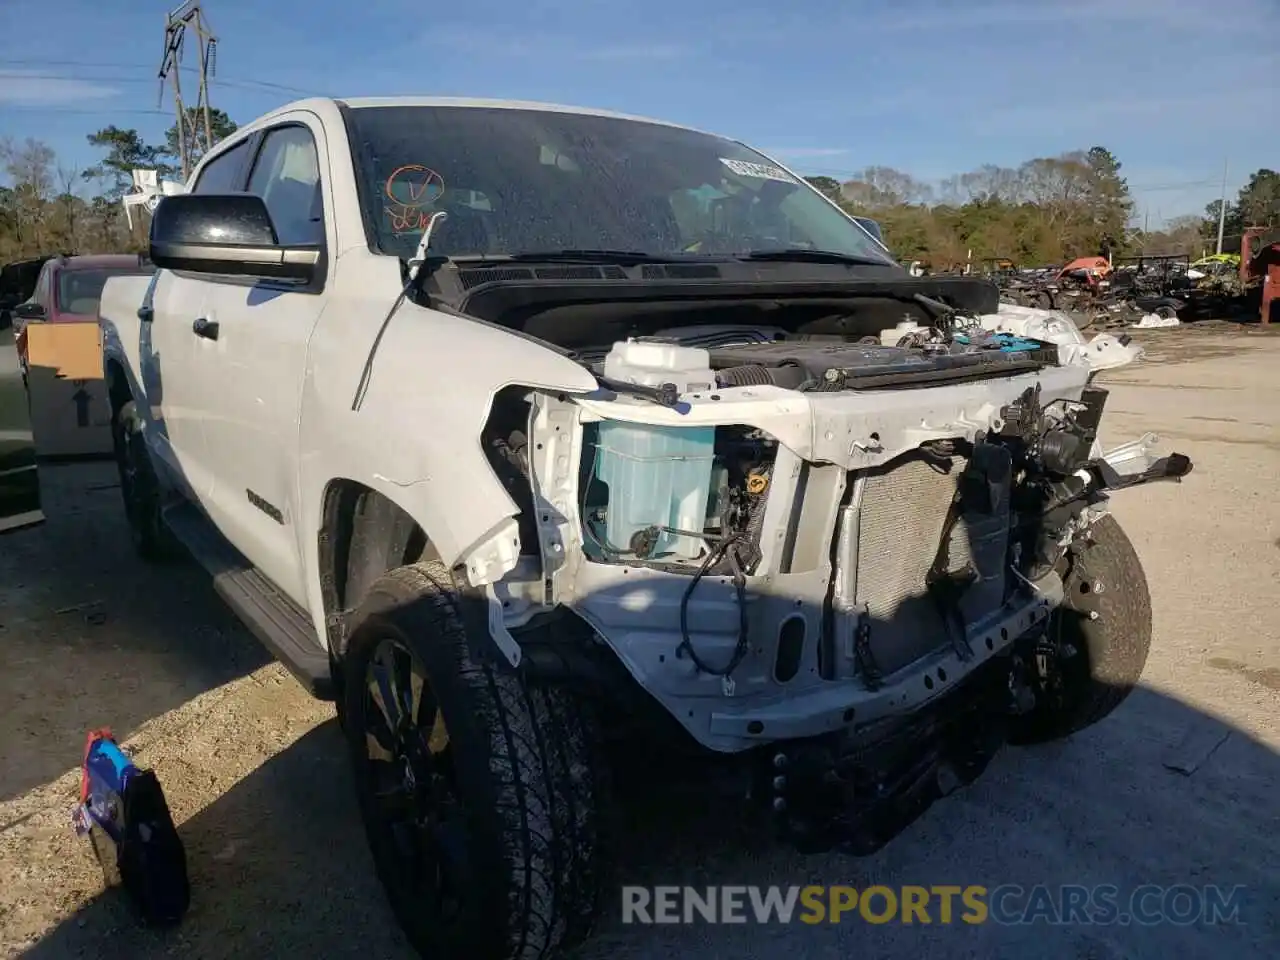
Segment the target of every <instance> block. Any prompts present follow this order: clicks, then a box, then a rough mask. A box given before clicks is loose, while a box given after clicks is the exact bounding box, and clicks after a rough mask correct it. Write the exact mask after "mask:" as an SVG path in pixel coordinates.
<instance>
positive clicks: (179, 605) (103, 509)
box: [0, 461, 268, 802]
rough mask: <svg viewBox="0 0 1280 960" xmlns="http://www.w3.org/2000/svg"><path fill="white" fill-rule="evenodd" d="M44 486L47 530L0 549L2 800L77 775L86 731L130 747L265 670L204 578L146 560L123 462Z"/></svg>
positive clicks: (69, 471) (79, 470)
mask: <svg viewBox="0 0 1280 960" xmlns="http://www.w3.org/2000/svg"><path fill="white" fill-rule="evenodd" d="M40 483H41V495H42V499H43V506H44V511H45V514H46V516H47V518H48V519H47V521H46V522H45V523H44V524H42V525H40V526H37V527H32V528H29V529H26V530H19V531H16V532H13V533H8V534H5V535H4V537H3V539H0V703H3V704H4V710H3V713H4V723H5V731H4V737H3V739H2V740H0V771H3V775H2V776H0V802H2V801H4V800H7V799H10V798H12V797H15V796H18V795H20V794H22V793H24V792H25V791H27V790H29V789H31V788H32V787H35V786H38V785H40V784H42V783H46V782H48V781H50V780H53V779H54V778H56V777H57V776H58V775H59V774H61V773H62V772H63V771H65V770H66V769H67V768H68V767H69V766H71V765H73V764H74V763H75V761H76V758H77V757H78V756H79V754H80V752H81V751H82V750H83V745H84V736H85V731H86V730H88V729H90V728H92V727H97V726H102V725H103V724H106V725H109V726H110V727H112V729H113V730H114V731H115V733H116V734H117V736H119V737H120V738H122V739H123V738H125V737H128V736H129V735H130V734H131V733H133V732H134V731H135V730H136V729H137V728H138V727H139V726H140V725H141V724H143V723H144V722H146V721H147V720H149V719H151V718H152V717H156V716H160V715H162V714H164V713H166V712H167V711H169V710H172V709H173V708H175V707H178V706H180V705H182V704H183V703H186V702H187V701H189V700H191V699H192V698H193V697H195V696H196V695H198V694H200V693H202V692H203V691H205V690H208V689H211V688H213V687H216V686H220V685H221V684H224V683H226V682H228V681H230V680H232V679H235V678H236V677H239V676H242V675H244V674H246V673H248V672H250V671H252V670H254V669H256V668H257V667H259V666H261V665H263V664H264V663H267V662H268V657H267V654H266V653H265V652H264V651H263V649H262V647H261V646H259V645H258V644H257V643H255V642H254V641H253V639H252V638H251V637H250V636H249V634H248V633H247V632H246V631H245V630H244V629H243V628H242V627H241V626H240V625H239V624H238V622H237V621H236V620H235V618H234V617H233V616H232V615H231V614H230V612H229V611H228V610H227V608H226V606H225V605H224V604H223V603H222V602H221V601H220V600H219V599H218V598H217V596H216V595H215V594H214V592H213V589H212V587H211V586H210V583H209V578H208V576H206V575H204V574H203V573H202V572H201V571H200V570H199V568H197V567H195V566H194V565H192V564H182V563H176V564H172V565H166V566H163V567H148V566H147V565H146V564H144V563H143V562H142V561H141V560H139V559H138V558H137V556H136V555H135V554H134V551H133V547H132V545H131V543H130V541H129V532H128V527H127V524H126V522H125V519H124V508H123V505H122V503H121V496H120V489H119V484H118V478H117V475H116V468H115V466H114V464H113V463H110V462H100V461H99V462H91V463H75V464H62V465H57V466H44V465H42V466H41V467H40ZM174 624H181V625H182V626H181V627H178V628H175V626H174ZM191 625H197V626H191ZM104 677H105V678H108V679H109V681H110V682H109V683H106V684H104V683H103V679H102V678H104ZM104 689H107V690H110V693H104V692H103V691H104Z"/></svg>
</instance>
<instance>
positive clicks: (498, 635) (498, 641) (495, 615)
mask: <svg viewBox="0 0 1280 960" xmlns="http://www.w3.org/2000/svg"><path fill="white" fill-rule="evenodd" d="M484 593H485V598H486V599H487V600H488V601H489V636H490V637H492V638H493V642H494V644H495V645H496V646H497V648H498V650H499V651H501V653H502V655H503V656H504V657H506V658H507V662H508V663H510V664H511V666H513V667H518V666H520V661H521V659H523V656H524V655H523V653H522V652H521V650H520V644H518V643H516V638H515V637H513V636H512V635H511V631H510V630H508V629H507V618H506V613H505V612H504V609H503V606H502V599H501V598H500V597H499V596H498V594H497V591H495V590H494V588H493V584H491V583H490V584H486V585H485V588H484Z"/></svg>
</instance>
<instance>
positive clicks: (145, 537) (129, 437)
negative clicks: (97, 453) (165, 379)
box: [111, 400, 175, 561]
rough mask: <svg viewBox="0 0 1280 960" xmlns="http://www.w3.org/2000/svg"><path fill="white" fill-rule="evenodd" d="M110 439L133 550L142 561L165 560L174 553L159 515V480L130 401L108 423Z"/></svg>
mask: <svg viewBox="0 0 1280 960" xmlns="http://www.w3.org/2000/svg"><path fill="white" fill-rule="evenodd" d="M111 440H112V445H113V447H114V450H115V460H116V468H117V470H118V471H119V473H120V492H121V494H122V495H123V497H124V510H125V517H126V519H127V520H128V523H129V535H130V538H131V539H132V540H133V547H134V549H135V550H136V551H137V553H138V556H140V557H142V558H143V559H144V560H150V561H158V560H167V559H169V558H171V557H172V556H173V555H174V553H175V548H174V543H173V540H172V538H171V537H170V535H169V531H168V529H167V528H166V527H165V524H164V518H163V517H162V515H161V512H160V507H161V490H160V480H159V478H158V477H157V476H156V472H155V468H154V467H153V466H152V463H151V455H150V454H149V453H148V452H147V445H146V441H145V439H144V437H143V424H142V419H141V417H139V415H138V410H137V405H136V404H135V403H134V401H132V400H129V401H128V402H126V403H124V404H123V405H122V406H121V407H120V409H119V410H117V411H116V415H115V417H114V418H112V421H111Z"/></svg>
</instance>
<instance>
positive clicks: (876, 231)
mask: <svg viewBox="0 0 1280 960" xmlns="http://www.w3.org/2000/svg"><path fill="white" fill-rule="evenodd" d="M853 219H854V220H857V221H858V225H859V226H860V227H862V229H863V230H865V231H867V233H869V234H871V235H872V236H873V237H875V238H876V240H878V241H879V242H880V244H881V246H883V245H884V234H883V233H881V231H880V222H879V221H878V220H872V219H871V218H870V217H854V218H853Z"/></svg>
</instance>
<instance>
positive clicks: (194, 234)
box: [150, 193, 321, 283]
mask: <svg viewBox="0 0 1280 960" xmlns="http://www.w3.org/2000/svg"><path fill="white" fill-rule="evenodd" d="M320 254H321V249H320V247H319V246H316V245H310V246H299V247H285V246H281V245H280V241H279V238H278V236H277V234H276V230H275V226H274V225H273V224H272V222H271V214H270V213H269V212H268V211H267V205H266V204H265V203H264V202H263V200H262V198H261V197H259V196H257V195H256V194H252V193H223V194H213V193H186V194H177V195H176V196H170V197H165V198H164V199H162V200H161V201H160V203H159V204H158V205H157V206H156V209H155V212H154V213H153V214H152V215H151V243H150V260H151V262H152V263H154V264H155V265H156V266H157V267H160V268H163V269H168V270H184V271H189V272H192V273H206V274H217V275H221V276H237V277H250V278H255V279H263V280H291V281H298V282H304V283H305V282H309V281H310V280H311V279H312V278H313V277H314V276H315V274H316V272H317V270H318V269H319V266H320Z"/></svg>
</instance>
